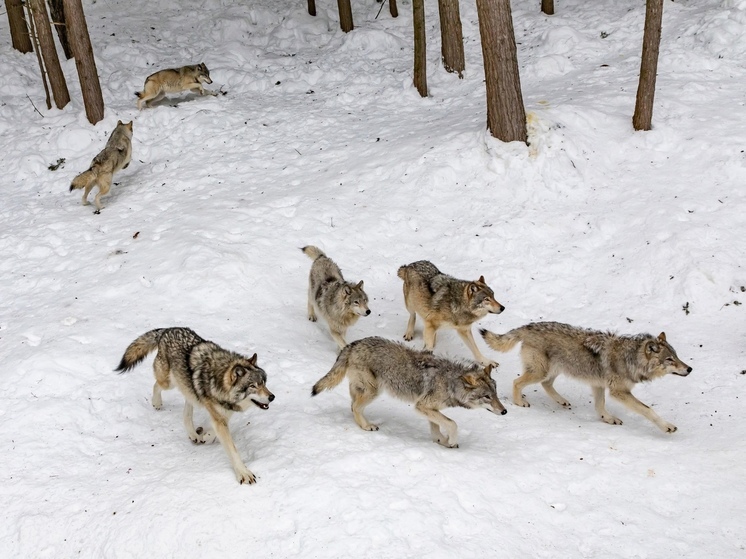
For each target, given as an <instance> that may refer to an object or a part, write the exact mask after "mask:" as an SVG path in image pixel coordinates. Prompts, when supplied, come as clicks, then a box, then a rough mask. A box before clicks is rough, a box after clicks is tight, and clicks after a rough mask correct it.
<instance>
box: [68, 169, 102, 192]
mask: <svg viewBox="0 0 746 559" xmlns="http://www.w3.org/2000/svg"><path fill="white" fill-rule="evenodd" d="M94 180H96V173H94V172H93V170H91V169H88V170H87V171H84V172H82V173H80V174H79V175H78V176H77V177H75V178H74V179H73V182H72V183H71V184H70V192H72V191H73V190H76V189H78V188H85V187H87V186H88V185H89V184H91V183H92V182H93V181H94Z"/></svg>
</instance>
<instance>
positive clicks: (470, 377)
mask: <svg viewBox="0 0 746 559" xmlns="http://www.w3.org/2000/svg"><path fill="white" fill-rule="evenodd" d="M461 378H462V379H464V382H465V383H466V385H467V386H471V387H474V386H476V385H477V383H478V382H479V379H477V375H475V374H474V373H466V374H465V375H464V376H462V377H461Z"/></svg>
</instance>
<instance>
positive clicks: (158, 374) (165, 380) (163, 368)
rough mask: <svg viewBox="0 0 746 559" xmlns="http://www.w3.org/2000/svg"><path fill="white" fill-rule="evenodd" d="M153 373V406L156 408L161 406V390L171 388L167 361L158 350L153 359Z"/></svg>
mask: <svg viewBox="0 0 746 559" xmlns="http://www.w3.org/2000/svg"><path fill="white" fill-rule="evenodd" d="M153 373H154V374H155V384H153V407H154V408H155V409H157V410H159V409H161V407H163V398H162V396H161V391H162V390H168V389H169V388H171V372H170V371H169V367H168V362H167V361H166V359H165V358H164V357H162V356H161V353H160V352H158V353H157V354H156V356H155V360H154V361H153Z"/></svg>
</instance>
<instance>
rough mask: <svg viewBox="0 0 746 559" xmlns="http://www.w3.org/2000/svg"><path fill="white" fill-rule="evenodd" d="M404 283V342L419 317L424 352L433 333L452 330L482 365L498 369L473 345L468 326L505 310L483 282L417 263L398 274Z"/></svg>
mask: <svg viewBox="0 0 746 559" xmlns="http://www.w3.org/2000/svg"><path fill="white" fill-rule="evenodd" d="M397 275H398V276H399V277H400V278H401V279H403V280H404V304H405V305H406V307H407V310H408V311H409V322H408V323H407V331H406V333H405V334H404V339H405V340H407V341H409V340H411V339H412V338H414V325H415V321H416V320H417V315H418V314H419V315H420V317H421V318H422V320H423V322H424V323H425V329H424V331H423V337H424V338H425V349H430V350H432V349H433V348H434V347H435V332H436V331H437V330H438V328H440V327H441V326H447V327H450V328H455V329H456V332H458V334H459V336H461V339H462V340H464V343H465V344H466V345H467V347H468V348H469V349H470V350H471V352H472V353H473V354H474V357H475V358H476V359H477V361H479V362H480V363H482V364H484V365H492V366H493V367H497V363H496V362H494V361H491V360H489V359H487V358H486V357H485V356H484V355H482V353H481V352H480V351H479V348H478V347H477V344H476V343H475V342H474V335H473V334H472V332H471V325H472V323H473V322H476V321H477V320H479V319H480V318H482V317H483V316H485V315H486V314H487V313H493V314H500V313H501V312H503V311H504V310H505V307H504V306H502V305H501V304H500V303H498V302H497V301H496V300H495V293H494V292H493V291H492V289H490V288H489V286H488V285H487V284H486V283H485V282H484V276H481V277H480V278H479V279H478V280H476V281H466V280H460V279H456V278H454V277H451V276H449V275H446V274H444V273H442V272H441V271H440V270H438V268H436V267H435V265H434V264H433V263H432V262H428V261H427V260H420V261H418V262H413V263H411V264H407V265H406V266H402V267H401V268H399V272H398V274H397Z"/></svg>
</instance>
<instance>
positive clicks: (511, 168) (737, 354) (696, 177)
mask: <svg viewBox="0 0 746 559" xmlns="http://www.w3.org/2000/svg"><path fill="white" fill-rule="evenodd" d="M539 4H540V3H539V1H538V0H530V1H529V0H515V1H514V2H513V19H514V23H515V30H516V38H517V41H518V43H519V44H518V55H519V63H520V70H521V85H522V88H523V96H524V99H525V103H526V110H527V113H528V120H529V128H530V142H531V145H530V147H526V146H525V145H521V144H504V143H501V142H499V141H496V140H494V139H493V138H491V136H490V135H489V134H488V133H487V131H486V130H485V122H486V108H485V99H484V97H485V93H484V83H483V81H484V74H483V69H482V58H481V46H480V42H479V35H478V21H477V16H476V7H475V3H474V1H473V0H463V1H462V2H461V14H462V21H463V28H464V40H465V47H466V63H467V70H466V73H465V75H464V79H462V80H459V79H458V77H457V76H455V75H453V74H448V73H446V72H445V71H444V70H443V69H442V67H441V66H440V43H439V32H438V13H437V4H436V2H434V1H428V2H427V10H426V13H427V27H428V83H429V87H430V96H429V97H428V98H426V99H422V98H420V97H419V95H418V94H417V92H416V91H415V90H414V88H413V87H412V85H411V83H412V30H411V27H412V6H411V3H410V2H409V1H408V0H400V1H399V11H400V16H399V18H398V19H392V18H391V17H390V15H389V14H388V6H385V7H384V9H383V11H382V12H381V15H380V16H379V17H378V18H377V19H376V14H377V12H378V10H379V8H380V4H377V3H376V2H375V1H374V0H353V13H354V17H355V24H356V29H355V30H354V31H353V32H351V33H349V34H344V33H342V32H341V30H340V29H339V22H338V15H337V8H336V2H335V1H333V0H317V8H318V12H319V13H318V16H317V17H315V18H314V17H311V16H309V15H308V14H307V13H306V11H305V8H306V3H305V0H292V1H291V0H251V1H238V0H208V1H198V0H179V1H178V2H166V1H163V0H150V1H147V2H146V1H144V0H127V1H124V0H122V1H117V0H98V1H97V2H91V1H86V2H84V7H85V10H86V15H87V20H88V26H89V30H90V34H91V39H92V43H93V46H94V50H95V54H96V63H97V65H98V72H99V75H100V78H101V85H102V88H103V95H104V99H105V102H106V117H105V119H104V120H103V121H102V122H100V123H99V124H98V125H96V126H91V125H90V124H89V123H88V121H87V120H86V117H85V113H84V109H83V106H82V101H81V98H80V89H79V85H78V82H77V74H76V71H75V64H74V61H72V60H70V61H63V68H64V71H65V74H66V76H67V78H68V84H69V86H70V89H71V95H72V97H73V101H72V103H71V104H70V105H68V106H67V107H66V108H65V109H64V110H61V111H60V110H56V109H55V110H51V111H47V110H45V108H44V100H43V89H42V85H41V81H40V76H39V70H38V66H37V62H36V58H35V55H33V54H27V55H21V54H20V53H18V52H16V51H13V50H12V49H11V46H10V38H9V34H8V28H7V24H6V23H3V24H2V25H0V70H1V71H2V75H3V86H2V88H1V89H0V161H1V162H2V179H0V227H1V229H0V290H1V292H2V295H1V297H0V359H1V363H2V369H3V371H2V377H1V378H2V382H1V383H0V423H1V424H2V428H1V429H0V432H1V433H2V435H1V436H0V457H1V458H0V465H1V466H2V467H1V469H0V475H2V482H1V484H0V487H1V489H0V492H1V494H2V512H0V519H1V520H2V521H1V522H0V556H2V557H7V558H21V557H23V558H27V557H29V558H37V557H39V558H67V557H107V558H108V557H138V558H140V557H180V558H183V557H220V558H232V557H299V558H300V557H302V558H312V557H319V558H322V557H324V558H327V557H328V558H342V557H351V556H352V557H366V558H368V557H369V558H402V557H430V558H451V557H506V558H512V557H547V558H549V557H551V558H556V557H640V558H671V557H696V558H703V557H717V558H731V557H745V556H746V529H745V526H746V504H745V502H744V501H745V500H746V494H745V489H746V449H745V448H744V446H743V441H744V435H746V423H744V421H743V419H744V411H745V410H744V404H745V403H746V396H744V394H743V388H744V386H746V374H744V370H745V369H746V355H745V350H744V335H745V334H744V326H745V325H746V321H745V320H744V316H745V313H746V308H744V305H742V303H746V294H745V293H744V287H743V286H744V285H746V270H744V268H743V264H744V252H745V249H746V241H745V240H744V225H745V223H746V217H745V215H746V214H745V213H744V208H745V207H746V206H745V205H744V202H745V200H744V182H745V181H746V155H745V154H744V149H746V141H745V140H746V109H745V107H744V103H745V102H746V63H745V60H746V0H676V1H675V2H672V1H669V0H667V1H666V3H665V10H664V18H663V38H662V44H661V53H660V63H659V68H658V80H657V92H656V98H655V111H654V115H653V124H654V129H653V130H652V131H649V132H635V131H633V129H632V124H631V117H632V112H633V110H634V101H635V92H636V89H637V77H638V72H639V59H640V51H641V44H642V30H643V23H644V15H645V6H644V2H643V1H641V0H639V1H636V2H629V1H618V0H598V1H594V2H589V1H587V0H567V1H565V0H560V1H558V2H556V4H557V14H556V15H555V16H551V17H548V16H545V15H543V14H541V13H540V11H539ZM2 18H3V19H5V15H4V14H3V15H2ZM202 61H203V62H205V63H206V64H207V66H208V67H209V68H210V70H211V74H212V78H213V80H214V83H213V85H212V86H209V87H211V88H213V89H221V90H222V91H224V92H226V95H224V96H222V95H221V96H219V97H204V98H200V97H196V96H194V95H182V96H180V97H174V98H173V99H171V100H169V101H163V102H160V103H158V104H156V106H155V107H153V108H150V109H147V110H144V111H142V112H138V111H137V109H136V106H135V102H136V99H135V97H134V95H133V92H134V91H136V90H140V89H141V88H142V85H143V81H144V79H145V77H146V76H147V75H149V74H150V73H152V72H154V71H156V70H159V69H162V68H168V67H174V66H181V65H184V64H195V63H198V62H202ZM32 101H33V104H34V105H36V107H37V108H38V109H39V111H40V113H41V114H39V112H37V111H36V110H35V109H34V107H33V105H32ZM118 119H122V120H124V121H128V120H131V119H132V120H134V139H133V160H132V163H131V164H130V166H129V167H128V168H127V169H126V170H124V171H122V172H121V173H119V174H118V175H116V177H115V183H116V184H115V186H114V187H113V188H112V193H111V194H110V195H109V196H108V197H107V198H104V201H105V208H104V210H103V211H102V212H101V214H100V215H94V214H93V208H92V206H88V207H83V206H81V204H80V191H76V192H74V193H69V192H68V187H69V184H70V181H71V179H72V178H73V177H74V176H75V175H76V174H77V173H80V172H82V171H83V170H85V169H86V168H87V167H88V165H89V164H90V161H91V159H92V158H93V156H94V155H95V154H96V153H97V152H98V151H99V150H101V149H102V148H103V146H104V144H105V142H106V138H107V136H108V134H109V133H110V131H111V130H112V129H113V128H114V126H115V124H116V122H117V120H118ZM60 158H64V160H65V162H64V164H62V165H61V166H60V168H59V169H57V170H55V171H52V170H50V169H49V166H50V165H51V164H53V163H55V162H56V161H57V160H58V159H60ZM306 244H315V245H318V246H319V247H321V248H322V249H323V250H324V251H326V253H327V254H328V255H329V256H330V257H331V258H333V259H334V260H335V261H336V262H337V263H338V264H339V265H340V267H341V268H342V271H343V272H344V274H345V276H346V278H347V279H349V280H356V281H357V280H360V279H364V280H365V287H366V289H367V292H368V294H369V296H370V307H371V309H372V311H373V312H372V314H371V316H369V317H366V318H362V319H361V320H360V321H359V322H358V323H357V324H356V325H355V326H354V327H352V328H351V329H350V331H349V332H348V340H353V339H358V338H362V337H365V336H373V335H376V336H384V337H387V338H392V339H401V337H402V335H403V333H404V330H405V326H406V322H407V313H406V310H405V308H404V304H403V298H402V293H401V280H400V279H399V278H398V277H397V276H396V271H397V268H398V267H399V266H400V265H402V264H405V263H409V262H412V261H415V260H419V259H428V260H431V261H432V262H433V263H435V264H436V265H437V266H438V267H439V268H440V269H441V270H443V271H444V272H446V273H450V274H452V275H454V276H456V277H459V278H464V279H476V278H478V277H479V276H480V275H484V277H485V278H486V280H487V282H488V284H489V285H490V286H491V287H492V288H493V289H494V290H495V293H496V297H497V299H498V300H499V301H500V302H501V303H503V304H504V305H505V306H506V311H505V312H504V313H503V314H501V315H499V316H494V315H490V316H488V317H486V318H484V319H483V320H481V321H480V322H479V323H478V325H477V326H476V327H475V331H476V330H477V327H486V328H489V329H491V330H493V331H496V332H504V331H507V330H508V329H510V328H513V327H516V326H519V325H522V324H525V323H527V322H530V321H537V320H557V321H561V322H567V323H570V324H575V325H579V326H585V327H590V328H598V329H604V330H606V329H610V330H614V331H617V332H619V333H623V334H634V333H639V332H650V333H652V334H658V333H659V332H660V331H665V332H666V334H667V336H668V340H669V341H670V342H671V343H672V345H673V346H674V347H675V348H676V349H677V351H678V353H679V356H680V357H681V358H682V359H683V360H684V361H686V362H687V363H689V364H690V365H691V366H692V367H693V369H694V371H693V373H692V374H691V375H689V376H688V377H687V378H680V377H673V376H668V377H665V378H663V379H661V380H658V381H655V382H654V383H651V384H645V385H640V386H638V387H637V389H636V390H635V394H636V395H637V396H638V397H639V398H640V399H641V400H642V401H644V402H645V403H647V404H649V405H651V406H653V407H654V409H655V410H656V411H657V412H658V413H659V414H660V415H661V416H662V417H663V418H664V419H665V420H667V421H670V422H672V423H674V424H675V425H677V426H678V428H679V429H678V431H677V432H676V433H673V434H664V433H662V432H660V431H659V430H658V429H657V428H656V427H655V425H653V424H652V423H650V422H648V421H647V420H645V419H644V418H643V417H640V416H637V415H634V414H632V413H631V412H629V411H628V410H626V409H625V408H623V407H622V406H621V405H619V404H618V403H615V402H614V401H610V402H609V408H610V410H611V411H612V412H613V413H616V414H617V415H619V416H620V417H621V418H622V419H623V420H624V425H622V426H611V425H607V424H605V423H603V422H601V421H600V420H599V419H598V418H597V417H596V415H595V412H594V409H593V405H592V403H591V396H590V390H589V389H588V388H587V387H586V386H584V385H582V384H579V383H578V382H576V381H573V380H570V379H566V378H562V377H561V378H560V380H559V381H558V383H557V386H558V389H559V391H560V392H561V393H562V394H564V395H565V396H566V397H567V398H568V399H569V400H570V401H571V402H572V403H573V407H572V409H571V410H565V409H559V407H558V406H557V405H556V404H555V403H554V402H553V401H551V400H550V399H549V398H548V397H547V395H546V394H545V393H544V392H543V390H542V389H541V387H540V386H538V385H537V386H533V387H531V388H530V389H529V390H527V392H526V395H527V398H528V399H529V400H530V402H531V404H532V407H531V408H527V409H524V408H518V407H516V406H514V405H513V404H512V403H511V402H510V400H509V394H510V390H511V386H512V381H513V379H514V378H515V377H516V376H517V375H518V374H519V372H520V362H519V356H518V351H513V352H511V353H508V354H496V353H495V352H493V351H491V350H489V349H488V348H486V347H485V345H484V343H483V342H482V340H481V339H480V338H478V339H477V343H478V344H479V345H480V347H481V348H482V349H483V351H484V352H485V354H486V355H488V356H490V357H492V358H495V359H497V360H498V361H500V363H501V366H500V367H499V368H498V369H497V370H496V371H494V372H493V377H494V378H495V380H496V382H497V386H498V393H499V395H500V397H501V399H502V401H503V403H504V404H505V405H506V407H507V409H508V414H507V415H506V416H504V417H501V416H495V415H492V414H489V413H487V412H486V411H469V410H465V409H452V410H446V411H445V413H446V414H447V415H449V416H450V417H452V418H453V419H455V420H456V421H457V422H458V425H459V429H460V431H459V433H460V437H459V442H460V448H459V449H453V450H451V449H445V448H442V447H440V446H438V445H436V444H434V443H433V442H431V440H430V436H429V430H428V425H427V422H426V421H425V420H424V419H423V418H422V417H420V416H418V415H417V413H416V412H415V411H414V410H413V408H412V406H411V405H408V404H406V403H403V402H400V401H397V400H395V399H393V398H391V397H389V396H382V397H381V398H379V399H378V400H377V401H376V402H374V403H373V404H372V405H371V406H370V407H369V408H368V415H369V417H370V418H371V420H372V421H376V422H379V423H380V425H381V430H380V431H378V432H372V433H371V432H364V431H362V430H360V429H359V428H358V427H357V426H356V425H355V424H354V423H353V420H352V417H351V414H350V410H349V394H348V393H347V389H346V381H345V383H344V384H343V385H342V386H340V387H338V388H337V389H336V390H334V391H332V392H325V393H323V394H320V395H319V396H317V397H315V398H311V396H310V389H311V386H312V385H313V383H314V382H315V381H316V380H318V379H319V378H320V377H321V376H322V375H324V374H325V373H326V372H327V371H328V370H329V368H330V367H331V365H332V363H333V362H334V360H335V358H336V353H337V351H336V346H335V344H334V342H333V341H332V339H331V337H330V336H329V333H328V330H327V329H326V326H325V324H324V323H323V322H319V323H315V324H314V323H311V322H309V321H308V320H307V318H306V286H307V275H308V270H309V268H310V264H311V262H310V260H309V259H308V258H307V257H306V256H304V255H303V254H302V253H301V252H300V250H299V247H301V246H304V245H306ZM167 326H189V327H191V328H193V329H195V330H196V331H197V332H198V333H199V334H200V335H202V336H203V337H205V338H207V339H210V340H213V341H215V342H216V343H218V344H220V345H222V346H223V347H225V348H228V349H231V350H235V351H239V352H242V353H244V354H248V355H251V354H252V353H254V352H257V353H258V354H259V364H260V365H261V366H262V367H263V368H264V369H265V370H266V371H267V374H268V377H269V380H268V386H269V388H270V390H272V391H273V392H274V394H275V395H276V397H277V398H276V400H275V401H274V402H273V403H272V405H271V406H270V409H269V410H267V411H262V410H260V409H258V408H256V409H252V410H249V411H248V412H246V413H244V414H237V415H234V417H233V420H232V422H231V427H232V433H233V437H234V439H235V441H236V444H237V446H238V448H239V452H240V454H241V456H242V457H243V459H244V460H245V461H246V464H247V465H248V467H249V468H250V469H251V470H252V471H253V472H254V473H255V474H257V477H258V483H257V484H256V485H251V486H241V485H239V484H238V483H236V480H235V477H234V475H233V472H232V471H231V468H230V465H229V462H228V458H227V457H226V455H225V452H224V451H223V449H222V448H221V447H220V445H219V444H213V445H204V446H194V445H192V444H191V443H190V441H189V440H188V438H187V437H186V434H185V432H184V429H183V427H182V422H181V410H182V404H183V398H182V396H181V395H180V394H179V393H178V392H176V391H169V392H166V393H165V394H164V409H163V410H162V411H160V412H156V411H155V410H153V408H152V406H151V403H150V396H151V388H152V383H153V374H152V368H151V362H152V358H149V359H148V360H146V362H145V363H144V364H142V365H140V366H139V367H138V368H137V369H135V370H134V371H132V372H130V373H128V374H126V375H119V374H116V373H114V372H113V369H114V367H115V366H116V365H117V364H118V362H119V359H120V358H121V355H122V353H123V352H124V349H125V348H126V346H127V345H128V344H129V343H130V342H131V341H132V340H134V339H135V337H137V336H138V335H140V334H142V333H144V332H145V331H147V330H149V329H152V328H156V327H167ZM421 327H422V326H421V322H418V328H417V334H418V335H417V337H416V338H415V340H414V341H413V342H411V343H412V345H413V346H414V347H422V337H421ZM436 352H438V353H440V354H444V355H448V356H451V357H453V358H458V359H462V358H470V357H471V354H470V352H469V351H468V349H467V348H466V347H465V346H464V344H463V343H462V342H461V340H460V339H459V338H458V336H456V334H455V332H453V331H448V330H444V331H441V332H440V333H439V336H438V344H437V346H436ZM196 419H197V422H198V424H204V422H205V421H206V414H205V413H204V411H203V410H200V411H198V412H197V415H196Z"/></svg>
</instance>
